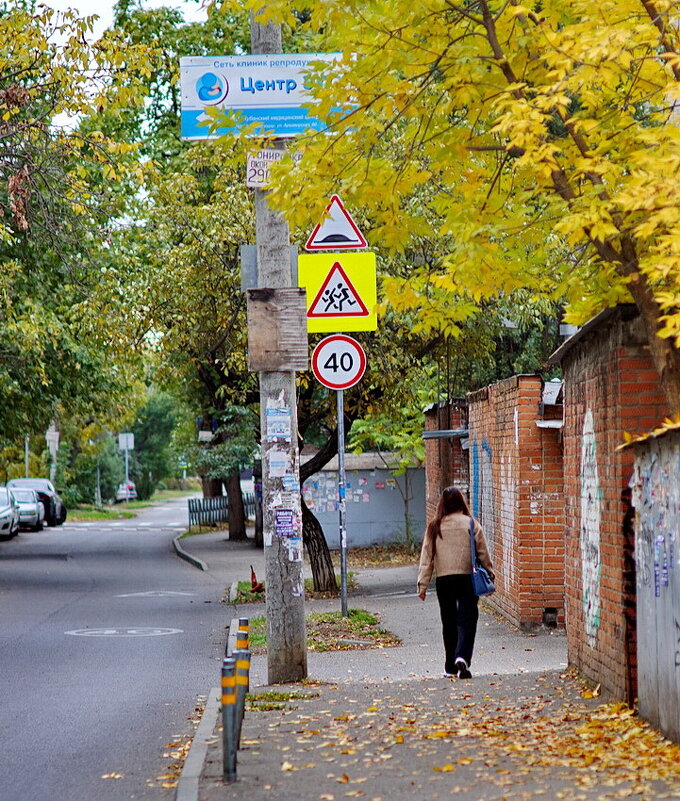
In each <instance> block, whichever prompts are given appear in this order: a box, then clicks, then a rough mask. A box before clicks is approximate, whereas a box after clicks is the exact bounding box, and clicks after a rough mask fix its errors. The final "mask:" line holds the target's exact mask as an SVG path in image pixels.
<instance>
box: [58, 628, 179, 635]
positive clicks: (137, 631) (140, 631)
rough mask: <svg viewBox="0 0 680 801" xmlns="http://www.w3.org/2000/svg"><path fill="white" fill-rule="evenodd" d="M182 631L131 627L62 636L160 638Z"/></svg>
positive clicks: (79, 630)
mask: <svg viewBox="0 0 680 801" xmlns="http://www.w3.org/2000/svg"><path fill="white" fill-rule="evenodd" d="M182 633H183V629H162V628H150V627H149V626H133V627H130V628H106V629H72V630H71V631H65V632H64V634H71V635H72V636H74V637H162V636H163V635H165V634H182Z"/></svg>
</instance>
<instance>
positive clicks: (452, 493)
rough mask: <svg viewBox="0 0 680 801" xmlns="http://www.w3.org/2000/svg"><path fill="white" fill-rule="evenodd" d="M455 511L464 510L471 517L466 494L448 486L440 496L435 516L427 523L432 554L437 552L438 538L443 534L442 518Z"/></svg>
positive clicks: (427, 533)
mask: <svg viewBox="0 0 680 801" xmlns="http://www.w3.org/2000/svg"><path fill="white" fill-rule="evenodd" d="M454 512H462V513H463V514H464V515H467V516H468V517H470V507H469V506H468V503H467V501H466V499H465V495H463V493H462V492H461V491H460V490H459V489H458V487H447V488H446V489H445V490H444V491H443V492H442V494H441V496H440V497H439V503H438V504H437V511H436V512H435V515H434V518H433V519H432V520H430V522H429V523H428V524H427V531H426V532H425V536H426V537H429V539H430V545H431V547H432V556H434V555H435V554H436V552H437V538H439V539H441V536H442V528H441V523H442V519H443V518H444V517H446V516H447V515H451V514H454Z"/></svg>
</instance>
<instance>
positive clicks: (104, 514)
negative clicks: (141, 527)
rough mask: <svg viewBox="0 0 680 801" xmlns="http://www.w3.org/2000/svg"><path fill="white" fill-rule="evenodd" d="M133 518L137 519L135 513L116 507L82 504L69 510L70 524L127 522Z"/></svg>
mask: <svg viewBox="0 0 680 801" xmlns="http://www.w3.org/2000/svg"><path fill="white" fill-rule="evenodd" d="M131 517H137V515H136V514H135V512H130V511H128V510H127V509H119V508H118V507H116V506H111V507H106V506H104V507H102V506H94V504H92V505H90V504H81V505H79V506H76V507H75V508H73V509H71V508H70V509H69V510H68V521H69V523H70V522H78V521H79V520H127V519H129V518H131Z"/></svg>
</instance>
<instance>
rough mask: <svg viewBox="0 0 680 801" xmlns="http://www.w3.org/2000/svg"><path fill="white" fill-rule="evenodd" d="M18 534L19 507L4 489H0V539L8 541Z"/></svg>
mask: <svg viewBox="0 0 680 801" xmlns="http://www.w3.org/2000/svg"><path fill="white" fill-rule="evenodd" d="M18 533H19V505H18V504H17V502H16V501H15V500H14V495H12V493H11V492H10V491H9V490H8V489H7V488H6V487H0V539H3V540H8V539H11V538H12V537H13V536H14V535H15V534H18Z"/></svg>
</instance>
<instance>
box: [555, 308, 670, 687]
mask: <svg viewBox="0 0 680 801" xmlns="http://www.w3.org/2000/svg"><path fill="white" fill-rule="evenodd" d="M592 323H593V324H592V325H591V324H589V326H586V327H584V329H582V332H581V333H580V334H579V335H577V336H576V337H574V338H573V339H574V343H573V344H571V345H570V344H569V342H568V343H565V345H564V346H563V347H562V348H561V349H560V351H563V353H562V354H561V355H559V358H560V360H561V364H562V367H563V370H564V381H565V403H564V406H565V425H564V458H565V464H564V475H565V506H566V509H565V511H566V521H565V535H566V540H565V545H566V590H567V591H566V615H567V621H566V622H567V642H568V657H569V662H570V664H572V665H574V666H575V667H576V668H577V669H578V670H579V672H581V673H582V674H583V675H585V676H586V677H589V678H591V679H592V680H593V681H596V682H598V683H600V684H601V685H602V689H603V691H604V692H605V693H606V694H607V695H608V696H612V697H615V698H621V699H628V700H632V698H633V697H634V696H635V687H636V678H637V676H636V654H635V636H634V631H632V632H631V631H630V628H631V625H632V627H633V628H634V607H635V598H634V597H631V594H630V589H628V590H626V587H627V586H628V587H630V581H627V580H626V571H627V570H628V567H627V565H626V564H625V560H624V554H625V545H626V543H625V539H626V538H625V532H624V514H625V507H624V505H623V504H622V502H621V492H622V491H623V490H624V489H625V488H626V487H627V486H628V482H629V480H630V477H631V473H632V469H633V465H632V454H631V453H630V452H628V451H617V450H616V448H617V446H618V445H620V444H621V442H622V440H623V432H624V431H631V432H635V433H643V432H644V431H647V430H649V428H651V427H652V426H654V425H655V424H657V423H658V422H659V421H660V420H661V419H662V418H663V417H664V416H665V415H666V414H667V408H666V404H665V401H664V399H663V395H662V393H661V390H660V388H659V384H658V379H657V374H656V371H655V370H654V368H653V366H652V363H651V360H650V358H649V353H648V346H647V344H646V338H645V335H644V330H643V328H642V325H641V322H640V320H639V318H638V317H637V312H636V311H635V310H634V309H631V307H628V306H625V307H619V308H618V309H616V310H610V311H608V312H607V313H603V314H602V315H600V316H599V317H598V318H596V319H595V320H594V321H592ZM560 351H558V354H560ZM631 605H632V609H633V620H632V623H631ZM627 629H628V631H627Z"/></svg>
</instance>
